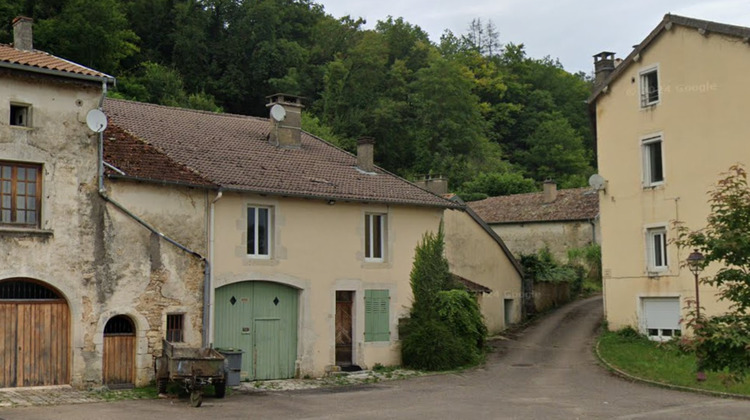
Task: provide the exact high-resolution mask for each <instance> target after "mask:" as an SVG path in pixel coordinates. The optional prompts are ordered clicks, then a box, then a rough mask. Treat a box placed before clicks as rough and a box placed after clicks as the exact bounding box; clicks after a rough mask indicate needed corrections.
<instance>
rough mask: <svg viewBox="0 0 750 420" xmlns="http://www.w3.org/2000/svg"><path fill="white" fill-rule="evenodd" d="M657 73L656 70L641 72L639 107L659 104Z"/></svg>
mask: <svg viewBox="0 0 750 420" xmlns="http://www.w3.org/2000/svg"><path fill="white" fill-rule="evenodd" d="M659 95H660V92H659V73H658V72H657V69H655V68H653V69H649V70H645V71H643V72H641V107H644V108H645V107H647V106H651V105H656V104H657V103H659Z"/></svg>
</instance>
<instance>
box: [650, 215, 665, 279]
mask: <svg viewBox="0 0 750 420" xmlns="http://www.w3.org/2000/svg"><path fill="white" fill-rule="evenodd" d="M646 248H647V250H648V270H649V271H664V270H666V269H667V268H668V261H667V228H666V227H663V226H662V227H655V228H649V229H646Z"/></svg>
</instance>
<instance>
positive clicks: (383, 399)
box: [0, 297, 750, 420]
mask: <svg viewBox="0 0 750 420" xmlns="http://www.w3.org/2000/svg"><path fill="white" fill-rule="evenodd" d="M601 307H602V302H601V298H600V297H594V298H589V299H586V300H582V301H577V302H574V303H571V304H569V305H567V306H565V307H563V308H561V309H559V310H557V311H555V312H554V313H552V314H550V315H548V316H547V317H545V318H544V319H542V320H540V321H539V322H538V323H537V324H536V325H534V326H532V327H530V328H528V329H527V330H526V331H525V332H523V333H522V334H521V335H520V336H519V337H517V338H515V339H514V340H511V341H507V342H504V343H503V344H502V345H501V349H502V351H499V352H495V353H493V354H492V355H490V356H489V360H488V361H487V364H486V365H485V366H484V367H483V368H480V369H475V370H470V371H467V372H464V373H460V374H446V375H433V376H428V377H421V378H414V379H409V380H404V381H393V382H386V383H381V384H377V385H367V386H356V387H349V388H336V389H319V390H312V391H293V392H268V393H258V394H249V395H233V396H231V397H229V398H227V399H225V400H213V399H207V400H206V402H205V403H204V406H203V407H202V408H199V409H193V408H190V407H188V406H187V404H186V403H184V402H182V401H179V402H174V401H170V400H151V401H121V402H115V403H97V404H85V405H69V406H57V407H34V408H16V409H6V410H2V409H0V418H2V419H3V420H16V419H18V420H20V419H23V420H36V419H39V420H41V419H44V420H46V419H61V420H64V419H71V420H72V419H75V420H87V419H92V420H94V419H95V420H100V419H104V420H120V419H143V420H146V419H149V420H150V419H196V420H198V419H200V420H205V419H230V418H231V419H250V418H274V419H276V418H294V419H316V418H340V419H345V418H346V419H349V418H356V419H378V420H380V419H383V418H398V419H416V418H429V419H684V418H688V417H689V418H710V419H743V418H750V401H744V400H732V399H722V398H715V397H709V396H704V395H699V394H692V393H685V392H679V391H671V390H666V389H662V388H657V387H652V386H648V385H643V384H638V383H630V382H628V381H624V380H622V379H620V378H617V377H614V376H612V375H611V374H609V373H608V372H607V371H605V370H604V369H603V368H602V367H600V366H599V365H598V364H597V361H596V359H595V357H594V356H593V355H592V352H591V348H592V343H593V339H594V333H595V331H596V328H597V326H598V323H599V320H600V319H601V316H602V309H601Z"/></svg>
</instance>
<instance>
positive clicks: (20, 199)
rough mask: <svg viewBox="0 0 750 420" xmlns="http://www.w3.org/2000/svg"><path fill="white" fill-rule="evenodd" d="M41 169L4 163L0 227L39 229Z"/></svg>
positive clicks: (1, 168)
mask: <svg viewBox="0 0 750 420" xmlns="http://www.w3.org/2000/svg"><path fill="white" fill-rule="evenodd" d="M41 183H42V179H41V166H40V165H28V164H20V163H11V162H0V224H4V225H17V226H23V227H37V226H39V214H40V210H41V199H42V198H41V197H42V192H41V190H42V188H41V187H42V184H41Z"/></svg>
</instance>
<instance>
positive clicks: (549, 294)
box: [532, 282, 570, 312]
mask: <svg viewBox="0 0 750 420" xmlns="http://www.w3.org/2000/svg"><path fill="white" fill-rule="evenodd" d="M533 287H534V290H533V292H532V295H533V296H534V310H535V311H536V312H544V311H546V310H548V309H551V308H554V307H556V306H559V305H562V304H563V303H565V302H567V301H569V300H570V284H569V283H543V282H537V283H535V284H534V286H533Z"/></svg>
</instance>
